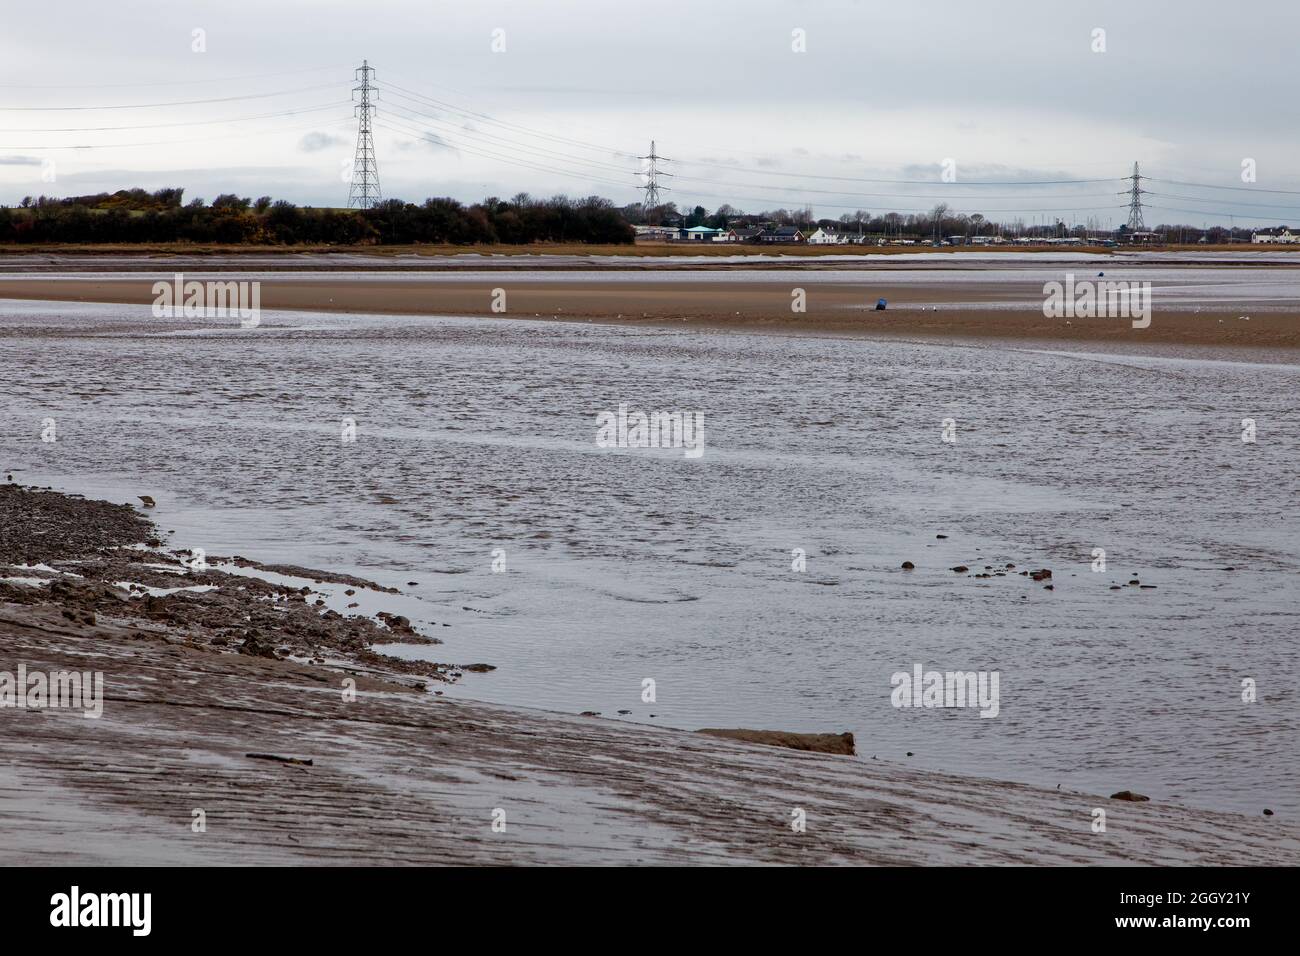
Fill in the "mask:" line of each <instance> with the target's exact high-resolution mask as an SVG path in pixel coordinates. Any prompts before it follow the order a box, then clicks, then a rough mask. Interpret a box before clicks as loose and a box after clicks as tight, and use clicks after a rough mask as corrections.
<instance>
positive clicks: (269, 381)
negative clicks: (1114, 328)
mask: <svg viewBox="0 0 1300 956" xmlns="http://www.w3.org/2000/svg"><path fill="white" fill-rule="evenodd" d="M177 332H183V333H184V334H173V333H177ZM1297 372H1300V368H1297V367H1296V366H1295V365H1288V364H1285V362H1277V361H1275V362H1274V363H1273V364H1247V363H1244V362H1233V361H1206V360H1195V359H1174V358H1150V357H1140V356H1135V355H1124V354H1119V353H1114V352H1112V353H1110V354H1104V355H1102V354H1082V353H1068V352H1062V351H1059V350H1052V349H1041V350H1031V349H1023V348H1022V349H1018V350H1009V349H1002V348H999V347H996V346H992V345H982V346H971V347H963V346H939V345H918V344H909V343H901V342H881V341H870V340H866V339H836V338H831V337H823V338H817V337H797V338H795V337H783V336H775V335H761V336H754V335H744V334H724V333H710V332H700V331H691V332H682V331H675V330H674V331H659V330H647V329H639V328H638V329H629V328H616V327H602V326H597V325H566V324H548V323H539V322H530V323H515V322H504V321H493V322H489V321H483V320H457V319H429V318H404V317H393V316H386V317H378V316H342V315H316V314H308V313H297V314H277V315H270V316H264V320H263V326H262V327H261V328H260V329H256V330H249V331H244V330H239V329H237V328H233V327H223V328H215V327H213V326H211V325H208V326H205V327H197V326H196V325H195V324H194V323H190V324H189V325H186V324H185V323H167V322H160V321H158V320H153V319H151V318H149V316H148V309H147V307H129V306H76V305H64V304H44V305H43V304H39V303H16V302H10V303H4V304H3V306H0V375H2V376H3V381H4V382H5V386H4V398H5V400H4V402H3V404H2V405H0V465H2V466H5V467H6V468H7V469H9V470H12V471H13V472H14V473H15V477H16V478H17V479H18V480H20V481H23V480H26V481H35V480H39V481H41V483H44V484H52V485H55V486H56V487H61V488H66V489H71V490H80V491H83V492H87V493H95V494H99V495H103V496H106V497H109V498H111V499H113V500H123V501H125V500H134V496H135V495H136V494H150V495H152V496H153V497H154V498H155V499H157V501H158V507H157V508H156V509H155V512H154V516H155V517H156V518H157V520H158V521H159V522H160V524H161V526H162V528H163V529H164V530H170V529H175V530H176V534H175V535H174V536H173V539H172V543H173V544H174V546H176V547H188V546H195V547H204V548H205V550H206V551H207V553H208V554H209V555H223V554H230V553H239V554H243V555H246V556H248V557H252V558H256V559H259V560H263V561H285V562H292V563H295V564H303V565H307V566H313V567H325V568H333V569H338V570H343V571H350V572H354V573H359V574H363V575H366V576H369V577H372V578H375V579H378V580H380V581H381V582H382V583H385V584H396V585H398V586H400V587H401V588H402V589H403V590H404V591H406V592H409V593H410V594H412V595H414V596H415V597H416V598H418V599H419V600H418V601H412V602H411V607H412V608H413V610H412V612H411V613H410V614H409V615H408V616H410V617H411V618H412V620H413V622H415V623H416V624H417V625H418V624H419V623H420V622H421V621H425V622H432V621H437V622H439V623H440V624H442V623H449V624H451V626H450V627H445V628H443V627H439V629H438V633H437V636H438V637H440V638H442V639H443V640H445V641H446V643H445V644H444V645H441V646H436V647H432V648H418V649H417V648H409V649H405V651H406V652H407V653H410V654H413V655H419V654H429V655H431V656H432V657H434V658H436V659H438V660H445V661H452V662H456V663H468V662H472V661H487V662H489V663H492V664H496V665H498V670H497V671H495V672H493V673H491V674H486V675H469V676H468V677H467V678H466V680H465V681H464V682H463V683H462V684H461V685H459V686H458V687H455V688H452V689H449V690H448V693H449V694H460V695H465V696H469V697H476V698H481V699H488V700H496V701H502V702H508V703H514V704H521V705H526V706H535V707H541V708H547V709H555V710H562V711H569V712H577V711H585V710H595V711H600V712H602V713H603V714H604V715H606V716H609V717H619V716H621V719H630V720H641V721H646V722H649V723H663V724H672V725H678V726H685V727H699V726H719V725H721V726H748V727H764V728H777V729H787V730H809V731H811V730H821V731H839V730H851V731H853V732H854V733H855V734H856V735H857V738H858V747H859V751H860V752H861V753H862V754H863V756H864V759H871V757H872V755H879V756H880V757H882V758H886V757H889V758H899V759H910V760H911V761H912V762H913V763H915V764H916V765H918V766H926V767H933V768H938V769H945V770H953V771H963V772H969V773H972V774H979V775H983V776H998V777H1006V778H1012V779H1021V780H1026V781H1031V782H1035V783H1040V784H1045V785H1048V786H1054V785H1055V784H1057V783H1060V784H1062V786H1063V787H1066V788H1072V787H1077V788H1084V789H1089V790H1094V791H1100V792H1104V793H1110V792H1112V791H1114V790H1121V789H1135V790H1140V791H1142V792H1144V793H1148V794H1150V795H1151V796H1152V797H1154V798H1159V799H1163V800H1179V801H1183V802H1187V803H1193V804H1197V805H1203V806H1210V807H1221V808H1227V809H1234V810H1242V811H1246V812H1250V813H1258V812H1259V811H1260V809H1261V808H1262V807H1264V806H1268V807H1271V808H1273V809H1274V810H1279V811H1280V810H1281V809H1290V810H1293V811H1294V810H1300V796H1298V794H1300V786H1297V782H1298V770H1297V768H1298V767H1300V760H1298V759H1297V757H1300V745H1298V744H1297V740H1300V734H1298V733H1297V731H1300V691H1298V683H1300V667H1298V666H1297V650H1298V649H1300V636H1298V635H1300V613H1298V611H1297V599H1296V593H1297V590H1296V580H1297V579H1296V574H1297V571H1298V570H1300V544H1298V543H1297V535H1296V531H1297V522H1296V520H1295V517H1294V509H1293V502H1294V501H1295V500H1297V497H1300V478H1298V477H1297V468H1296V462H1297V454H1296V437H1295V436H1296V434H1297V426H1298V422H1297V402H1296V400H1295V397H1294V396H1295V382H1296V376H1297ZM621 402H626V403H628V404H629V406H630V407H633V408H640V409H644V410H647V411H649V410H655V409H669V410H698V411H700V412H702V413H703V415H704V420H705V435H706V445H705V448H706V450H705V453H704V455H703V457H702V458H700V459H690V458H686V457H684V456H683V455H682V454H681V453H680V452H668V451H651V450H637V449H602V448H598V447H596V443H595V425H596V414H597V413H598V412H599V411H601V410H604V409H616V408H618V406H619V403H621ZM47 417H52V418H54V419H56V421H57V423H58V439H59V440H58V442H57V443H55V444H52V445H51V444H43V443H42V442H41V441H40V430H41V424H40V423H41V420H42V419H44V418H47ZM344 417H351V418H354V419H355V421H356V423H357V440H356V441H355V442H354V443H344V442H343V441H341V424H340V423H341V420H342V419H343V418H344ZM945 418H952V419H954V420H955V423H956V436H957V441H956V442H955V443H953V444H948V443H944V442H942V441H941V440H940V433H941V422H942V420H943V419H945ZM1243 418H1253V419H1254V420H1255V421H1256V423H1257V434H1258V440H1257V441H1256V443H1254V444H1243V443H1242V441H1241V438H1240V434H1241V421H1242V419H1243ZM938 535H946V536H947V537H946V538H940V537H938ZM1095 548H1103V549H1105V552H1106V558H1107V570H1106V571H1104V572H1094V571H1093V570H1092V566H1093V560H1094V559H1093V550H1094V549H1095ZM498 549H499V550H498ZM796 549H802V550H803V552H804V554H805V555H806V569H805V570H803V571H796V570H792V565H794V564H795V563H796V560H797V554H796ZM494 550H498V557H499V558H500V559H502V560H504V567H505V570H504V572H502V573H494V572H493V570H492V566H493V560H494V559H493V552H494ZM904 561H911V562H913V563H914V564H915V566H916V567H915V570H911V571H904V570H902V569H901V568H900V565H901V564H902V562H904ZM1008 563H1010V564H1015V565H1016V566H1017V567H1016V569H1013V570H1011V571H1010V572H1009V573H1007V574H1005V575H1003V576H991V577H987V578H975V577H973V576H970V575H967V574H958V573H954V572H953V571H952V570H950V569H951V568H953V567H954V566H958V565H966V566H968V567H969V568H970V571H971V572H972V574H973V573H981V574H982V573H985V568H986V567H987V568H989V569H990V570H989V571H988V572H987V573H990V574H993V572H994V571H995V570H1004V571H1005V570H1006V568H1005V566H1006V565H1007V564H1008ZM498 566H500V562H498ZM1038 568H1050V569H1051V570H1052V572H1053V576H1052V578H1051V580H1050V582H1033V581H1031V580H1029V579H1028V578H1026V577H1024V576H1021V575H1020V574H1019V571H1020V570H1028V569H1038ZM1229 569H1231V570H1229ZM1133 579H1138V580H1140V582H1141V583H1142V584H1148V585H1156V587H1155V588H1154V589H1152V588H1145V589H1144V588H1141V587H1140V586H1130V585H1129V584H1128V582H1129V581H1130V580H1133ZM412 581H413V582H416V583H415V584H413V585H408V582H412ZM1045 583H1051V584H1052V585H1053V588H1052V590H1047V589H1045V588H1044V584H1045ZM1112 586H1118V587H1119V589H1118V590H1112V589H1111V588H1112ZM421 609H422V610H421ZM915 663H921V664H923V665H924V666H925V667H926V668H927V669H937V670H997V671H999V672H1000V674H1001V681H1000V689H1001V703H1000V713H999V716H998V717H997V718H996V719H980V718H979V716H978V712H977V711H975V710H963V711H943V710H925V709H911V710H904V709H898V710H896V709H894V708H893V707H892V706H891V705H890V689H891V688H890V677H891V675H892V674H893V673H894V672H896V671H910V670H911V669H912V666H913V664H915ZM647 678H650V679H653V681H654V682H655V691H656V700H655V701H654V702H653V703H646V702H643V700H642V688H643V681H644V680H645V679H647ZM1244 678H1253V679H1254V680H1255V681H1256V683H1257V685H1258V694H1259V702H1258V703H1256V704H1246V703H1243V702H1242V699H1241V682H1242V680H1243V679H1244ZM619 711H628V712H629V713H628V714H626V715H619ZM907 751H912V752H913V753H914V756H913V757H911V758H906V757H905V756H904V755H905V754H906V752H907Z"/></svg>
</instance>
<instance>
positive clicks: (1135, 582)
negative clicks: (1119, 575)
mask: <svg viewBox="0 0 1300 956" xmlns="http://www.w3.org/2000/svg"><path fill="white" fill-rule="evenodd" d="M1141 583H1142V582H1141V581H1139V580H1138V579H1137V578H1134V579H1133V580H1132V581H1130V582H1129V583H1128V584H1129V587H1133V586H1134V585H1137V584H1141Z"/></svg>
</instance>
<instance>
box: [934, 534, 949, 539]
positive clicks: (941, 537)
mask: <svg viewBox="0 0 1300 956" xmlns="http://www.w3.org/2000/svg"><path fill="white" fill-rule="evenodd" d="M935 537H936V538H939V539H943V538H946V537H948V536H947V535H946V534H936V535H935Z"/></svg>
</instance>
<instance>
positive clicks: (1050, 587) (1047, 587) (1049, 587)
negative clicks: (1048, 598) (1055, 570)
mask: <svg viewBox="0 0 1300 956" xmlns="http://www.w3.org/2000/svg"><path fill="white" fill-rule="evenodd" d="M1043 590H1044V591H1055V590H1056V585H1054V584H1044V585H1043Z"/></svg>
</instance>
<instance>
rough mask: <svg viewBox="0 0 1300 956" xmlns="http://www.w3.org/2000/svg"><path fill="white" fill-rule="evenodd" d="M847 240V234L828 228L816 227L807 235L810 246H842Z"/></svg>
mask: <svg viewBox="0 0 1300 956" xmlns="http://www.w3.org/2000/svg"><path fill="white" fill-rule="evenodd" d="M848 241H849V237H848V236H844V235H841V234H839V233H838V232H831V231H830V230H829V229H818V230H817V231H816V232H814V233H813V234H812V235H811V236H809V237H808V245H810V246H842V245H844V244H845V243H847V242H848Z"/></svg>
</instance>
